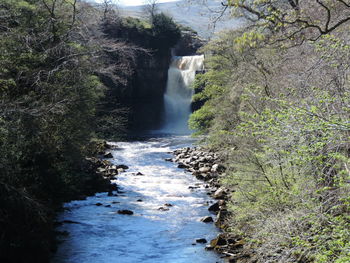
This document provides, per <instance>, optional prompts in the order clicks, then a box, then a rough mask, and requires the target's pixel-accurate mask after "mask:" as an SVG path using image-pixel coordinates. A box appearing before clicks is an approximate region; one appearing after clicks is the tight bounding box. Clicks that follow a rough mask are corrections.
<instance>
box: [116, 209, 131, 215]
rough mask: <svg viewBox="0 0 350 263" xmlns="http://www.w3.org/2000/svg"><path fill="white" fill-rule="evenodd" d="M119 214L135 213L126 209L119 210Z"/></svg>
mask: <svg viewBox="0 0 350 263" xmlns="http://www.w3.org/2000/svg"><path fill="white" fill-rule="evenodd" d="M118 214H121V215H133V214H134V212H133V211H131V210H127V209H124V210H118Z"/></svg>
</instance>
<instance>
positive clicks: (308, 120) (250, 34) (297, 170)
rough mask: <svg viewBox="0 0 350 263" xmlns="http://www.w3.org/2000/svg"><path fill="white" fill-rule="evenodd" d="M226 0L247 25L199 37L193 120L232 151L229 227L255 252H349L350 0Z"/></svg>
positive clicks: (272, 255)
mask: <svg viewBox="0 0 350 263" xmlns="http://www.w3.org/2000/svg"><path fill="white" fill-rule="evenodd" d="M224 5H225V3H224ZM224 8H225V9H226V11H227V10H230V11H232V12H233V14H234V15H235V16H241V17H244V18H246V27H245V28H242V29H240V30H233V31H227V32H225V33H222V34H221V35H220V36H218V38H216V39H215V40H212V41H211V42H210V43H209V44H208V45H207V46H206V47H205V48H204V49H203V51H204V52H205V53H206V54H207V69H208V70H207V72H206V73H205V74H202V75H198V76H197V78H196V81H195V88H196V89H197V91H199V93H198V94H196V95H195V98H194V99H195V100H196V101H199V102H201V103H203V104H204V106H203V107H202V108H200V109H199V110H198V111H196V112H194V114H193V115H192V116H191V119H190V125H191V126H192V128H194V129H196V130H197V131H198V133H201V134H208V135H209V136H208V137H207V139H206V143H207V144H208V146H209V147H211V148H214V149H216V150H217V151H219V152H220V153H221V155H222V157H223V158H224V159H225V161H226V164H227V167H228V171H227V173H226V176H225V177H224V178H223V179H222V182H223V183H224V184H225V185H226V186H227V187H229V188H230V189H231V190H232V198H231V204H230V210H231V212H232V217H231V219H230V228H229V229H228V231H231V232H233V233H236V234H237V233H239V234H241V235H243V236H244V237H245V240H246V248H250V249H252V250H253V251H254V253H255V254H256V255H257V257H256V258H255V260H257V261H258V262H318V263H321V262H322V263H323V262H324V263H326V262H327V263H328V262H336V263H341V262H349V261H350V253H349V251H350V250H349V249H350V232H349V226H350V217H349V215H350V214H349V212H350V207H349V205H350V199H349V196H350V195H349V194H350V184H349V180H350V171H349V164H350V162H349V161H350V160H349V153H350V141H349V131H350V126H349V117H350V115H349V106H350V105H349V103H350V101H349V94H350V85H349V84H350V83H349V72H350V71H349V62H350V57H349V50H350V42H349V29H350V24H349V21H350V4H349V2H348V1H336V0H329V1H318V0H317V1H313V0H312V1H310V0H307V1H306V0H304V1H303V0H300V1H278V0H266V1H258V0H257V1H244V0H233V1H226V6H225V7H224ZM254 262H255V261H254Z"/></svg>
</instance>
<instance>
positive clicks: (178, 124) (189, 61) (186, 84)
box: [162, 55, 204, 134]
mask: <svg viewBox="0 0 350 263" xmlns="http://www.w3.org/2000/svg"><path fill="white" fill-rule="evenodd" d="M203 61H204V56H203V55H199V56H184V57H178V56H174V57H173V59H172V62H171V64H170V67H169V70H168V82H167V86H166V91H165V94H164V108H165V114H164V126H163V129H162V131H163V132H165V133H172V134H187V133H189V132H190V130H189V128H188V124H187V122H188V118H189V115H190V114H191V101H192V96H193V94H194V89H193V88H192V87H191V84H192V83H193V81H194V78H195V75H196V71H198V70H203Z"/></svg>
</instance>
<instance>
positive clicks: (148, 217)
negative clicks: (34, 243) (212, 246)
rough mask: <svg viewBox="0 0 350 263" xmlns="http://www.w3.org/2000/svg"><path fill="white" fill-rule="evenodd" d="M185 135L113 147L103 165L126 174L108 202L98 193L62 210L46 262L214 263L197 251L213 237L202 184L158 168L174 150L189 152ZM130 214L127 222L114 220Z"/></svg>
mask: <svg viewBox="0 0 350 263" xmlns="http://www.w3.org/2000/svg"><path fill="white" fill-rule="evenodd" d="M192 143H193V139H191V138H190V137H188V136H165V137H156V138H147V139H143V140H138V141H133V142H118V143H116V145H117V148H116V149H115V150H113V151H112V154H113V156H114V158H113V159H111V162H112V163H114V164H116V165H119V164H124V165H127V166H129V167H130V168H129V169H128V170H126V172H124V173H121V174H120V175H118V177H117V179H116V180H115V183H116V184H117V185H118V191H114V192H113V196H108V194H107V193H99V194H96V195H95V196H93V197H89V198H87V199H86V200H80V201H72V202H70V203H67V204H65V206H64V207H65V211H64V212H63V213H62V214H60V215H59V218H58V221H60V222H66V223H63V224H62V225H61V226H60V227H59V228H58V229H57V230H59V231H67V232H68V233H69V235H67V236H62V237H61V241H62V243H61V244H60V245H59V247H58V250H57V253H56V254H55V255H54V257H53V260H52V262H53V263H81V262H84V263H138V262H140V263H141V262H142V263H158V262H159V263H192V262H196V263H215V262H223V260H222V259H221V258H220V256H219V255H218V254H216V253H215V252H213V251H207V250H205V245H206V244H200V243H196V239H199V238H205V239H206V240H208V241H210V240H211V239H213V238H214V237H215V236H216V235H217V234H218V232H219V231H218V229H217V228H215V226H214V224H213V223H203V222H201V221H200V219H201V218H202V217H204V216H208V215H210V213H209V212H208V205H209V204H211V203H212V202H213V200H212V199H211V198H210V197H209V196H208V194H207V189H206V188H205V186H206V185H205V183H204V182H201V181H198V180H197V179H196V178H195V177H194V176H192V175H191V174H190V173H187V172H185V171H184V170H183V169H179V168H177V166H176V164H174V163H172V162H167V161H165V159H166V158H171V157H172V154H171V152H172V151H173V150H175V149H177V148H182V147H186V146H191V145H192ZM125 209H127V210H131V211H133V212H134V214H133V215H121V214H118V212H117V211H118V210H125Z"/></svg>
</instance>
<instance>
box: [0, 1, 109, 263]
mask: <svg viewBox="0 0 350 263" xmlns="http://www.w3.org/2000/svg"><path fill="white" fill-rule="evenodd" d="M55 2H56V5H54V2H53V1H39V0H31V1H12V0H0V6H1V10H0V16H1V17H2V18H1V19H0V123H1V125H0V149H1V153H2V154H1V155H0V170H1V173H0V200H1V206H0V214H1V219H0V229H1V230H0V261H1V262H27V261H28V260H29V261H33V262H47V260H48V257H49V256H50V250H51V249H52V240H51V239H52V238H53V235H52V232H51V231H52V229H53V225H52V220H53V216H54V214H53V209H54V208H57V207H59V206H60V204H61V202H62V201H64V200H68V199H69V198H75V197H77V196H79V195H81V194H85V193H92V192H91V190H90V189H88V188H89V187H88V185H87V184H88V183H89V182H90V183H91V182H92V181H93V180H94V179H93V177H91V176H90V175H89V174H87V173H86V172H85V171H84V170H83V169H82V168H83V165H84V158H85V156H86V154H87V152H86V147H85V146H86V145H87V144H88V143H89V141H90V140H91V138H92V137H93V136H94V130H95V126H96V121H95V118H96V112H97V110H98V109H97V105H98V104H99V103H100V100H101V99H102V98H103V96H104V87H103V86H102V84H101V82H100V80H99V78H98V77H97V76H96V75H95V72H96V71H97V67H99V66H100V65H99V64H98V63H97V61H96V59H94V57H95V55H96V54H97V53H98V52H99V50H97V49H96V48H95V47H92V46H90V45H89V44H88V43H86V42H85V40H84V32H82V31H81V28H82V27H81V21H78V19H76V20H74V15H73V14H74V8H73V5H72V4H73V3H74V2H71V1H60V0H59V1H55ZM48 7H49V8H48ZM76 8H78V7H77V6H76ZM4 17H5V18H6V19H3V18H4ZM84 28H85V27H84ZM84 30H85V29H84ZM78 36H79V37H78ZM94 183H96V182H94ZM87 190H89V191H90V192H88V191H87Z"/></svg>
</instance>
